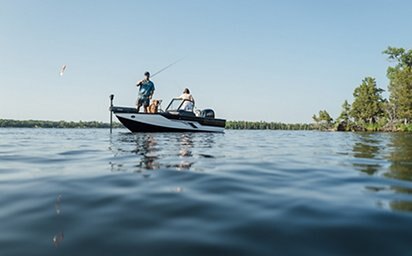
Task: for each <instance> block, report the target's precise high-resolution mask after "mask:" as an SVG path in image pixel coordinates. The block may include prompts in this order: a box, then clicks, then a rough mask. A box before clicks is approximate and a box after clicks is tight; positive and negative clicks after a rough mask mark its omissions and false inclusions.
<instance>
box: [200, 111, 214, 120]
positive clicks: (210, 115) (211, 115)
mask: <svg viewBox="0 0 412 256" xmlns="http://www.w3.org/2000/svg"><path fill="white" fill-rule="evenodd" d="M201 117H204V118H215V111H213V110H212V109H204V110H203V111H202V114H201Z"/></svg>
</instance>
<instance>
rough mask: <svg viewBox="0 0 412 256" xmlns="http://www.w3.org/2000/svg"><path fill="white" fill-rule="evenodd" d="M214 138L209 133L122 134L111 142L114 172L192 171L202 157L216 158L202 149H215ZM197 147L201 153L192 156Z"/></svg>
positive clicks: (111, 162) (112, 168) (111, 163)
mask: <svg viewBox="0 0 412 256" xmlns="http://www.w3.org/2000/svg"><path fill="white" fill-rule="evenodd" d="M215 136H216V135H215V134H209V133H208V134H200V133H134V134H132V133H122V134H119V137H117V138H115V139H113V140H112V145H111V147H110V150H111V151H113V152H114V158H113V160H112V161H110V165H111V170H112V171H130V170H133V171H135V172H142V171H146V170H156V169H162V168H164V169H175V170H190V169H191V168H192V166H193V165H194V164H195V163H196V159H198V158H199V157H208V158H214V156H212V155H210V154H205V153H204V152H203V150H202V149H211V148H213V144H214V137H215ZM194 148H195V149H196V150H199V152H198V153H197V154H194V153H193V150H194ZM136 156H137V159H136Z"/></svg>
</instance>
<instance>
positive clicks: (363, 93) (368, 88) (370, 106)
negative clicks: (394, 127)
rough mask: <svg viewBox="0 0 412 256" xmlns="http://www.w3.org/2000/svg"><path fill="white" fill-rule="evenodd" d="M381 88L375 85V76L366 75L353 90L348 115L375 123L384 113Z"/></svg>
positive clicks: (357, 119)
mask: <svg viewBox="0 0 412 256" xmlns="http://www.w3.org/2000/svg"><path fill="white" fill-rule="evenodd" d="M382 92H383V90H382V89H380V88H378V87H377V85H376V80H375V78H372V77H366V78H365V79H363V81H362V84H361V85H360V86H359V87H357V88H355V91H354V92H353V97H354V101H353V104H352V109H351V111H350V115H351V116H352V117H353V118H354V119H355V121H357V122H359V121H361V122H365V123H366V122H369V123H371V124H372V123H375V122H376V121H377V120H378V119H379V118H380V117H382V115H383V114H384V108H383V107H384V99H383V98H382Z"/></svg>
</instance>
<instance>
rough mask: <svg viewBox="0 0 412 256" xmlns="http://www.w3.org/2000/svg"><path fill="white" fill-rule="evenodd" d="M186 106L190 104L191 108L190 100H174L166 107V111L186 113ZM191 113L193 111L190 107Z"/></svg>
mask: <svg viewBox="0 0 412 256" xmlns="http://www.w3.org/2000/svg"><path fill="white" fill-rule="evenodd" d="M188 104H192V106H193V103H192V102H191V101H190V100H184V99H179V98H174V99H172V101H171V102H170V103H169V105H168V106H167V108H166V111H179V110H186V111H187V105H188ZM192 111H193V107H192Z"/></svg>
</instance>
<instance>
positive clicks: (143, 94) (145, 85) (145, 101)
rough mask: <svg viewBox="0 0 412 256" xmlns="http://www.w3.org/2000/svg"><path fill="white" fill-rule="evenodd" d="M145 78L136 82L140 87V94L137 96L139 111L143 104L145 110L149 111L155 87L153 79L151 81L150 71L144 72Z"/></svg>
mask: <svg viewBox="0 0 412 256" xmlns="http://www.w3.org/2000/svg"><path fill="white" fill-rule="evenodd" d="M144 76H145V78H144V79H143V80H141V81H140V82H138V83H137V84H136V86H137V87H139V95H138V97H137V103H136V105H137V112H139V111H140V107H141V106H143V109H144V112H145V113H148V112H149V109H148V108H149V104H150V99H151V98H152V97H153V93H154V91H155V87H154V84H153V82H152V81H150V73H149V72H145V73H144Z"/></svg>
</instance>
